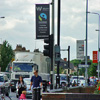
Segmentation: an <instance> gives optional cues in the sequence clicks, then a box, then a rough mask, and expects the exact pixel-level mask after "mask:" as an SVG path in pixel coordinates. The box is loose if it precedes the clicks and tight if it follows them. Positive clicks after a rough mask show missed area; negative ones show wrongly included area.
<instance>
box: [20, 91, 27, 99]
mask: <svg viewBox="0 0 100 100" xmlns="http://www.w3.org/2000/svg"><path fill="white" fill-rule="evenodd" d="M19 100H26V91H22V94H21V96H20V98H19Z"/></svg>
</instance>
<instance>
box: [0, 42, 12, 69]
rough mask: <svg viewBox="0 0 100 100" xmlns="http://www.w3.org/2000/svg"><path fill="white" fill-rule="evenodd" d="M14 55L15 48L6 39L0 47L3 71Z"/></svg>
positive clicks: (0, 62) (0, 63)
mask: <svg viewBox="0 0 100 100" xmlns="http://www.w3.org/2000/svg"><path fill="white" fill-rule="evenodd" d="M12 57H13V50H12V47H11V45H10V44H9V43H8V41H6V40H5V41H4V42H3V44H2V45H1V48H0V67H1V71H5V70H6V67H7V65H8V63H9V62H10V61H11V59H12Z"/></svg>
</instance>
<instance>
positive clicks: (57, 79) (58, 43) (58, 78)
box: [56, 0, 60, 88]
mask: <svg viewBox="0 0 100 100" xmlns="http://www.w3.org/2000/svg"><path fill="white" fill-rule="evenodd" d="M57 45H58V46H60V0H58V38H57ZM59 64H60V61H58V62H57V77H56V88H60V76H59Z"/></svg>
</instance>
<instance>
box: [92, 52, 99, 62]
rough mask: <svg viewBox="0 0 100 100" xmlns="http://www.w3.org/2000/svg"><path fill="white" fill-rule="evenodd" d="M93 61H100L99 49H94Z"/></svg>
mask: <svg viewBox="0 0 100 100" xmlns="http://www.w3.org/2000/svg"><path fill="white" fill-rule="evenodd" d="M93 63H98V51H93Z"/></svg>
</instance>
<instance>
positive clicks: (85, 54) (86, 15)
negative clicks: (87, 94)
mask: <svg viewBox="0 0 100 100" xmlns="http://www.w3.org/2000/svg"><path fill="white" fill-rule="evenodd" d="M87 38H88V0H86V50H85V65H87V43H88V39H87ZM87 77H88V76H87V67H86V68H85V83H86V86H87Z"/></svg>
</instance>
